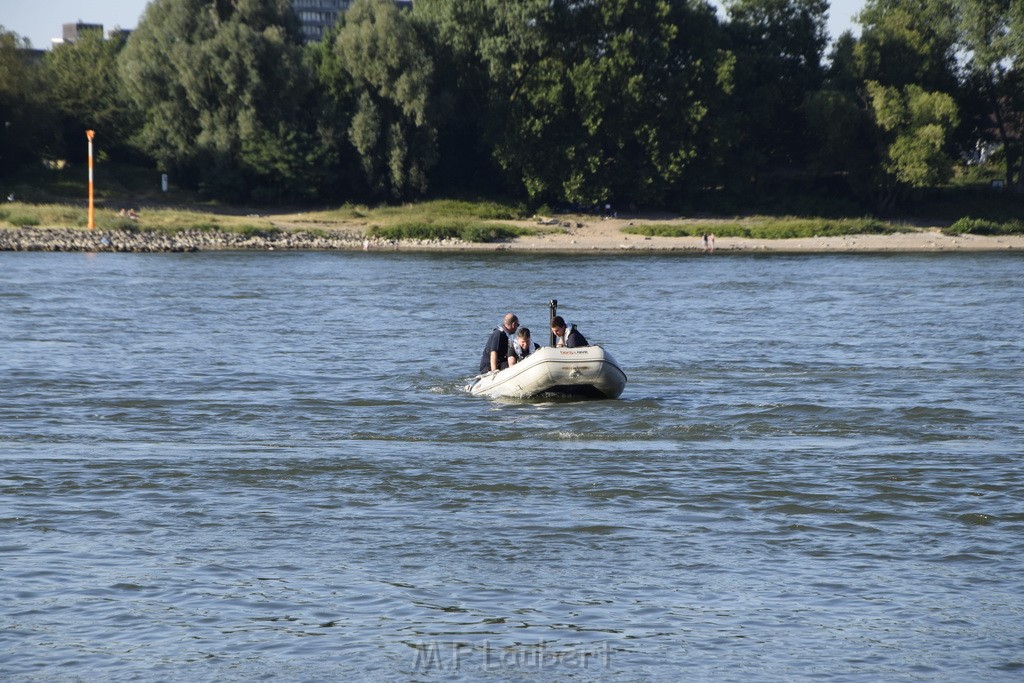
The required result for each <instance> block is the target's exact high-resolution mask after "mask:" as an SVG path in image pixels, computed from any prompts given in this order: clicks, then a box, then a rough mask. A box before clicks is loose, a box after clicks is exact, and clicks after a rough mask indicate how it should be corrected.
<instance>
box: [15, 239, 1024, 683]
mask: <svg viewBox="0 0 1024 683" xmlns="http://www.w3.org/2000/svg"><path fill="white" fill-rule="evenodd" d="M551 298H556V299H558V300H559V301H560V308H559V312H560V313H562V314H563V315H564V316H565V317H566V318H567V319H568V320H570V321H571V322H575V323H577V324H578V325H579V327H580V329H581V331H582V332H583V333H584V334H585V335H586V336H587V337H588V338H589V339H590V340H591V342H593V343H599V344H603V345H604V346H605V347H606V348H608V349H609V350H611V351H612V353H613V354H614V355H615V356H616V358H617V359H618V360H619V362H620V363H621V364H622V366H623V368H624V369H625V370H626V372H627V374H628V375H629V382H628V384H627V386H626V390H625V392H624V393H623V395H622V398H621V399H620V400H616V401H597V402H571V401H527V402H497V401H491V400H487V399H481V398H476V397H470V396H468V395H467V394H466V393H465V392H464V391H463V386H464V384H465V382H466V380H467V379H468V378H469V377H470V376H471V375H472V374H473V373H474V371H475V368H476V365H477V363H478V361H479V357H480V351H481V349H482V348H483V344H484V341H485V340H486V337H487V335H488V332H489V331H490V329H491V328H492V327H493V326H494V325H495V324H496V323H497V322H498V319H499V317H500V316H501V314H503V313H505V312H507V311H510V310H511V311H515V312H516V313H517V314H519V316H520V317H521V319H522V321H523V323H524V324H525V325H527V326H529V327H531V328H532V329H533V330H534V332H535V337H536V338H538V339H544V338H545V336H546V335H545V332H546V323H547V302H548V300H549V299H551ZM1022 324H1024V257H1022V256H1021V255H1016V254H947V255H941V254H939V255H935V254H933V255H813V256H812V255H802V256H783V255H767V256H765V255H760V256H755V255H731V254H716V255H714V256H705V255H699V256H698V255H692V254H690V255H681V254H662V255H657V254H647V255H641V254H621V255H587V256H565V255H562V256H556V255H521V254H517V255H509V254H497V255H496V254H488V255H483V254H406V253H373V252H370V253H362V252H359V253H328V252H323V253H321V252H302V253H284V252H260V253H253V252H226V253H198V254H154V255H121V254H97V255H89V254H44V253H32V254H14V253H0V463H2V466H3V469H2V472H0V623H2V625H3V628H2V630H0V678H3V679H5V680H17V681H55V680H159V681H177V680H181V681H185V680H189V681H191V680H197V679H199V680H202V679H217V680H253V679H256V680H261V679H262V680H268V679H275V680H277V679H281V680H306V681H323V680H338V679H340V678H342V677H350V678H353V679H354V680H360V681H364V680H389V681H390V680H419V681H429V680H466V681H476V680H481V679H489V680H532V681H545V680H611V681H649V680H654V681H677V680H692V681H700V680H709V681H749V680H759V681H765V680H768V681H801V680H812V679H820V678H827V679H830V680H844V681H879V680H885V681H915V680H925V681H935V680H942V681H965V680H990V681H991V680H1007V681H1010V680H1013V681H1017V680H1020V678H1021V676H1024V635H1022V634H1024V571H1022V567H1024V562H1022V559H1024V557H1022V556H1024V474H1022V470H1021V460H1022V456H1024V428H1022V424H1024V363H1022V360H1024V345H1022V341H1021V331H1022V329H1024V327H1022Z"/></svg>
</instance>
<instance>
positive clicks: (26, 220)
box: [6, 213, 39, 227]
mask: <svg viewBox="0 0 1024 683" xmlns="http://www.w3.org/2000/svg"><path fill="white" fill-rule="evenodd" d="M6 222H7V223H10V224H11V225H14V226H17V227H21V226H23V225H33V226H34V225H39V219H38V218H36V217H35V216H30V215H29V214H25V213H14V214H11V215H10V216H8V217H7V220H6Z"/></svg>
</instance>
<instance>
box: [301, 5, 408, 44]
mask: <svg viewBox="0 0 1024 683" xmlns="http://www.w3.org/2000/svg"><path fill="white" fill-rule="evenodd" d="M412 2H413V0H395V4H397V5H398V6H399V7H400V8H402V9H410V8H411V7H412ZM351 4H352V0H292V8H293V9H294V10H295V13H296V14H297V15H299V23H301V24H302V35H303V37H304V38H305V39H306V42H316V41H318V40H320V39H321V38H323V37H324V33H325V32H326V31H327V29H329V28H330V27H331V26H334V23H335V22H336V21H337V20H338V17H340V16H341V14H342V13H343V12H344V11H345V10H347V9H348V8H349V5H351Z"/></svg>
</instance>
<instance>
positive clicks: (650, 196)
mask: <svg viewBox="0 0 1024 683" xmlns="http://www.w3.org/2000/svg"><path fill="white" fill-rule="evenodd" d="M489 11H490V16H491V24H490V27H489V29H488V30H487V31H486V32H485V33H484V34H483V37H482V38H481V41H480V42H481V56H482V58H483V61H484V64H485V65H486V66H487V68H488V73H489V74H490V77H491V80H492V83H493V87H492V96H491V97H492V99H491V107H490V112H491V122H492V127H491V128H490V138H489V139H490V140H491V143H490V144H491V146H492V148H493V150H494V156H495V159H496V160H497V161H498V163H499V164H500V165H501V167H502V168H503V169H505V171H506V172H507V173H509V174H511V175H512V177H514V178H516V179H517V180H518V181H519V182H520V183H521V186H522V187H523V188H524V189H525V191H526V193H527V194H528V195H529V196H530V197H532V198H534V199H546V200H554V201H568V202H578V203H582V204H592V203H595V202H603V201H609V200H612V201H616V202H618V203H624V202H626V203H633V202H636V203H644V202H652V203H657V202H660V201H663V200H664V199H665V198H666V197H668V196H669V195H672V194H675V193H678V192H679V191H681V190H683V189H684V188H686V187H692V186H693V185H694V184H696V183H697V182H698V180H697V176H698V175H699V174H700V173H701V171H699V170H698V164H699V162H700V161H701V160H702V155H701V151H702V147H703V145H704V144H705V143H706V141H707V140H709V139H710V138H711V137H713V130H714V126H713V123H712V120H711V118H712V117H710V116H709V112H713V111H715V110H716V108H717V107H718V106H719V103H720V102H721V99H722V96H723V93H724V91H725V89H726V87H727V83H728V78H729V64H730V63H729V59H728V55H727V54H726V53H725V52H724V51H723V50H722V49H721V44H720V35H721V34H720V31H719V30H718V29H719V27H718V23H717V20H716V19H715V16H714V13H713V11H712V9H711V8H710V7H709V6H708V5H705V4H703V3H698V2H694V3H692V4H691V3H688V2H669V1H667V0H663V1H658V2H641V1H638V0H609V1H608V2H601V3H575V2H565V1H562V2H546V1H543V0H528V1H526V2H518V3H493V4H491V5H489Z"/></svg>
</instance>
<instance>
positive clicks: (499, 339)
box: [480, 313, 519, 373]
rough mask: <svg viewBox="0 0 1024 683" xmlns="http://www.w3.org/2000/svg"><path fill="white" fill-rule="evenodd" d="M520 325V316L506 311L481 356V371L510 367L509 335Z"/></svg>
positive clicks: (488, 339)
mask: <svg viewBox="0 0 1024 683" xmlns="http://www.w3.org/2000/svg"><path fill="white" fill-rule="evenodd" d="M518 327H519V318H518V316H516V314H515V313H506V314H505V318H504V319H503V320H502V322H501V324H500V325H498V326H497V327H495V328H494V330H492V331H491V336H490V337H488V338H487V345H486V346H484V352H483V355H481V356H480V372H481V373H484V372H494V371H495V370H504V369H505V368H507V367H508V346H509V337H510V336H511V335H512V334H514V333H515V331H516V329H518Z"/></svg>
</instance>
